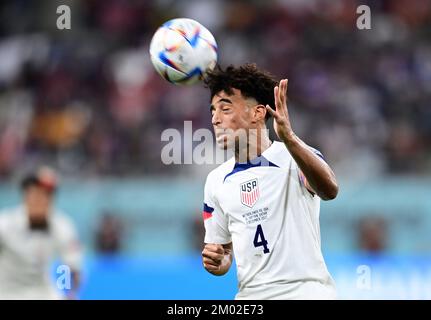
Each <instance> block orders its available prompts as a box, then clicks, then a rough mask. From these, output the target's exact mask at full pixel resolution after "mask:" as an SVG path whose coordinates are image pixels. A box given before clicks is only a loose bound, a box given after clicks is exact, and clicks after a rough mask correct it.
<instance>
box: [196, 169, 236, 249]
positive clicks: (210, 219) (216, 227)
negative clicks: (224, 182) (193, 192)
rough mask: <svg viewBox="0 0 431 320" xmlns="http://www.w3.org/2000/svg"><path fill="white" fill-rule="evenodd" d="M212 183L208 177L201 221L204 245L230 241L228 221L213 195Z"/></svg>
mask: <svg viewBox="0 0 431 320" xmlns="http://www.w3.org/2000/svg"><path fill="white" fill-rule="evenodd" d="M213 187H214V182H212V180H211V179H210V176H208V178H207V180H206V182H205V190H204V206H203V213H202V216H203V219H204V225H205V240H204V241H205V243H216V244H227V243H230V242H231V241H232V239H231V235H230V232H229V229H228V223H229V219H228V217H227V215H226V214H225V213H224V212H223V210H222V208H221V207H220V205H219V203H218V201H217V199H216V198H215V196H214V194H213V191H212V190H213Z"/></svg>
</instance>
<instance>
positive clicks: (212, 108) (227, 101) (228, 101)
mask: <svg viewBox="0 0 431 320" xmlns="http://www.w3.org/2000/svg"><path fill="white" fill-rule="evenodd" d="M217 102H218V103H220V102H226V103H229V104H232V101H231V100H229V99H227V98H221V99H220V100H219V101H217ZM214 110H215V107H214V105H213V104H211V105H210V111H211V112H212V111H214Z"/></svg>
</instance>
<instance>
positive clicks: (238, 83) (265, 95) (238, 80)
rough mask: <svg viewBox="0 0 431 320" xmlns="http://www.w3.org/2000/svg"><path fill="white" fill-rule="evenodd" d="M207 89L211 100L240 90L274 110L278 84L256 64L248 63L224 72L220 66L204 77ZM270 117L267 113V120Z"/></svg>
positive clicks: (247, 96) (230, 67)
mask: <svg viewBox="0 0 431 320" xmlns="http://www.w3.org/2000/svg"><path fill="white" fill-rule="evenodd" d="M203 81H204V84H205V87H207V88H209V89H210V91H211V99H212V98H213V97H214V95H216V94H217V93H219V92H221V91H224V92H226V93H227V94H229V95H231V94H233V91H232V89H238V90H240V91H241V94H242V95H243V97H245V98H254V99H256V101H257V102H258V103H260V104H263V105H269V106H270V107H271V108H273V109H274V106H275V101H274V87H275V86H276V85H278V82H277V81H276V80H275V79H274V76H273V75H271V74H270V73H269V72H266V71H261V70H259V69H258V68H257V66H256V64H254V63H247V64H244V65H242V66H240V67H238V68H236V67H234V66H233V65H230V66H228V67H227V68H226V70H223V69H222V68H221V67H220V66H219V65H218V66H217V67H216V68H214V69H213V70H211V71H208V72H207V73H206V74H205V76H204V79H203ZM269 117H270V115H269V113H268V112H267V113H266V117H265V120H268V118H269Z"/></svg>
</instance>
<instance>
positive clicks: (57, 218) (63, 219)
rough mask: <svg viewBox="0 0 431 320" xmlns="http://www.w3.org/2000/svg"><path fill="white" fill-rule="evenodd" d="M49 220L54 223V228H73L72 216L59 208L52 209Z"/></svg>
mask: <svg viewBox="0 0 431 320" xmlns="http://www.w3.org/2000/svg"><path fill="white" fill-rule="evenodd" d="M51 222H52V223H53V224H54V225H55V227H56V228H59V229H63V228H73V221H72V218H71V217H70V216H69V215H68V214H66V213H65V212H64V211H62V210H59V209H54V211H53V214H52V216H51Z"/></svg>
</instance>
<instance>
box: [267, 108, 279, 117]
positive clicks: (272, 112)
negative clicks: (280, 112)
mask: <svg viewBox="0 0 431 320" xmlns="http://www.w3.org/2000/svg"><path fill="white" fill-rule="evenodd" d="M265 108H266V111H267V112H268V113H269V114H270V115H271V116H273V117H274V118H277V113H276V112H275V110H274V109H272V108H271V107H270V106H269V105H266V106H265Z"/></svg>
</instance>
